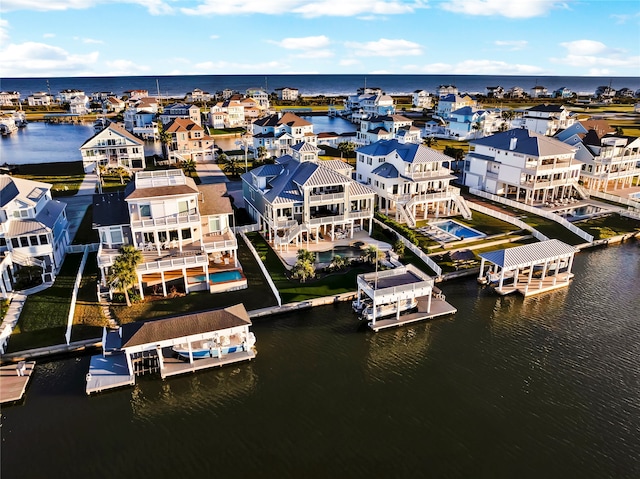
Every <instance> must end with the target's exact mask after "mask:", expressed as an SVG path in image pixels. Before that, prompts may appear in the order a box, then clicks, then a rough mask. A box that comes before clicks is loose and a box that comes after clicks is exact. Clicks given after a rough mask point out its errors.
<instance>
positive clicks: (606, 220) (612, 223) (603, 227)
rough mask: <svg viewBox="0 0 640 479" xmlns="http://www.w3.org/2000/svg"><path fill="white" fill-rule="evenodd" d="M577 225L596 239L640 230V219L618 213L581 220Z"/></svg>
mask: <svg viewBox="0 0 640 479" xmlns="http://www.w3.org/2000/svg"><path fill="white" fill-rule="evenodd" d="M575 225H576V226H577V227H578V228H580V229H582V230H584V231H586V232H587V233H589V234H590V235H592V236H593V239H595V240H599V239H607V238H611V237H612V236H618V235H623V234H626V233H631V232H634V231H640V221H638V220H634V219H632V218H627V217H626V216H620V215H618V214H612V215H607V216H601V217H598V218H593V219H590V220H587V221H579V222H576V223H575Z"/></svg>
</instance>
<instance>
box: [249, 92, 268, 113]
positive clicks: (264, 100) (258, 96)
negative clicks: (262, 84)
mask: <svg viewBox="0 0 640 479" xmlns="http://www.w3.org/2000/svg"><path fill="white" fill-rule="evenodd" d="M246 95H247V97H249V98H253V99H254V100H255V101H256V102H257V103H258V105H259V106H260V108H261V109H263V110H265V111H266V110H268V109H269V106H270V105H269V94H268V93H267V92H266V91H264V90H263V89H262V88H248V89H247V92H246Z"/></svg>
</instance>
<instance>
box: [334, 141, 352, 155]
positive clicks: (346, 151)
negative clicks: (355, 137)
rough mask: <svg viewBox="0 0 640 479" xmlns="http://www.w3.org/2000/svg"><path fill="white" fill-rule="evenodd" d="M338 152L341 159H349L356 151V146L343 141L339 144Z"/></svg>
mask: <svg viewBox="0 0 640 479" xmlns="http://www.w3.org/2000/svg"><path fill="white" fill-rule="evenodd" d="M338 151H339V152H340V155H341V157H345V158H349V157H351V156H353V153H354V152H355V151H356V144H355V143H354V142H352V141H341V142H340V143H338Z"/></svg>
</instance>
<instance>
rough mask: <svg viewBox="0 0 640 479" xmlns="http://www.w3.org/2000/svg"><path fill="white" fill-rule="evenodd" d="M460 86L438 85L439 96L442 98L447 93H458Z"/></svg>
mask: <svg viewBox="0 0 640 479" xmlns="http://www.w3.org/2000/svg"><path fill="white" fill-rule="evenodd" d="M457 94H458V87H457V86H455V85H440V86H438V98H442V97H444V96H447V95H457Z"/></svg>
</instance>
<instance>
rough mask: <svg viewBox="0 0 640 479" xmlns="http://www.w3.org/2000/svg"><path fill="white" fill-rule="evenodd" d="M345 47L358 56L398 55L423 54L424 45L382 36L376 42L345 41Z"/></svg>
mask: <svg viewBox="0 0 640 479" xmlns="http://www.w3.org/2000/svg"><path fill="white" fill-rule="evenodd" d="M344 45H345V47H347V48H348V49H351V50H353V52H351V53H352V54H353V56H356V57H396V56H415V55H422V47H420V45H419V44H417V43H414V42H410V41H409V40H391V39H388V38H381V39H380V40H378V41H375V42H366V43H360V42H345V44H344Z"/></svg>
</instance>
